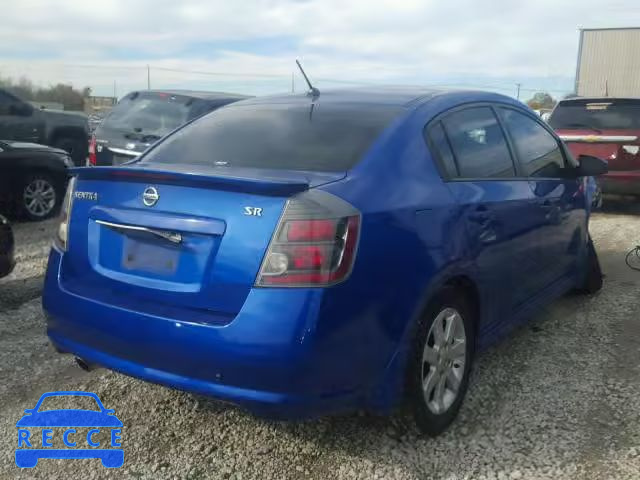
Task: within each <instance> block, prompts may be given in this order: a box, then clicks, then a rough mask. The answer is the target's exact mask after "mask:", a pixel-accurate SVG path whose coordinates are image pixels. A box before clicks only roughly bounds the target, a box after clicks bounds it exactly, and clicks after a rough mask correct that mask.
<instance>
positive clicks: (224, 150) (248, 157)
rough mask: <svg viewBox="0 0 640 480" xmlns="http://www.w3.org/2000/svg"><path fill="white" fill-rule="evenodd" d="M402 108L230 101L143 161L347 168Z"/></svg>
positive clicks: (351, 165)
mask: <svg viewBox="0 0 640 480" xmlns="http://www.w3.org/2000/svg"><path fill="white" fill-rule="evenodd" d="M402 111H403V109H402V108H401V107H395V106H394V107H390V106H387V105H379V106H376V105H339V104H338V105H336V104H322V103H321V102H320V103H319V104H317V105H310V104H309V103H306V102H305V103H300V104H262V105H258V104H254V105H242V106H236V105H232V106H228V107H224V108H221V109H219V110H216V111H214V112H212V113H210V114H208V115H205V116H204V117H201V118H199V119H198V120H196V121H194V122H193V123H191V124H189V125H188V126H186V127H185V128H183V129H181V130H179V131H178V132H176V133H175V134H173V135H171V136H170V137H168V138H167V139H166V140H165V141H163V142H161V143H160V144H159V145H157V146H156V147H155V148H153V149H152V150H150V151H149V153H148V154H147V155H145V156H144V157H143V158H142V160H141V161H142V162H154V163H172V164H175V163H178V164H179V163H186V164H205V165H211V166H220V167H224V166H230V167H252V168H267V169H287V170H312V171H314V170H315V171H345V170H348V169H350V168H352V167H353V166H354V165H355V164H356V163H357V162H358V161H359V160H360V159H361V158H362V157H363V155H364V154H365V153H366V152H367V150H368V149H369V147H370V146H371V145H372V144H373V142H375V140H376V139H377V138H378V137H379V136H380V134H381V133H382V132H383V131H384V129H385V128H386V127H387V126H388V125H389V124H390V122H391V121H392V120H393V119H394V118H395V117H396V116H398V115H399V114H400V113H401V112H402Z"/></svg>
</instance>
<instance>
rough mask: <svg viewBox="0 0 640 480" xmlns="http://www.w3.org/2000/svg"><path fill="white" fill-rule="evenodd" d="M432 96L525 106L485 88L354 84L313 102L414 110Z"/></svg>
mask: <svg viewBox="0 0 640 480" xmlns="http://www.w3.org/2000/svg"><path fill="white" fill-rule="evenodd" d="M312 99H313V97H311V96H310V95H309V94H307V93H290V94H281V95H270V96H264V97H254V98H251V99H248V100H244V101H242V102H238V103H234V104H232V105H229V106H228V107H225V108H235V107H240V106H243V105H268V104H291V105H295V104H301V103H306V104H308V103H309V101H310V100H312ZM435 99H437V100H438V103H439V104H440V105H445V104H451V105H453V104H456V103H465V102H473V101H487V102H488V101H502V102H506V103H512V104H517V105H520V106H522V107H524V108H526V106H525V105H524V104H522V103H520V102H518V101H516V100H515V99H513V98H511V97H507V96H505V95H500V94H497V93H492V92H486V91H470V90H459V89H446V88H438V89H436V88H427V87H415V86H381V87H356V88H345V89H331V90H321V91H320V95H319V96H317V97H316V98H315V99H313V100H314V102H315V103H319V104H323V105H325V106H327V105H335V106H338V105H351V106H356V105H361V106H365V105H377V106H388V107H389V108H393V107H396V108H405V109H414V108H418V107H420V106H422V105H425V104H429V103H431V102H432V101H434V100H435Z"/></svg>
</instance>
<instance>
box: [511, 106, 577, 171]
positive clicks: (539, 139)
mask: <svg viewBox="0 0 640 480" xmlns="http://www.w3.org/2000/svg"><path fill="white" fill-rule="evenodd" d="M500 114H501V115H502V119H503V121H504V125H505V127H506V129H507V131H508V132H509V135H510V136H511V139H512V141H513V143H514V145H515V148H516V151H517V153H518V159H519V160H520V164H521V165H522V167H523V168H524V171H525V174H526V175H527V176H529V177H549V178H554V177H561V176H562V170H563V169H564V167H565V160H564V154H563V153H562V150H561V149H560V144H559V143H558V141H557V140H556V139H555V137H554V136H553V135H551V134H550V133H549V132H548V131H547V130H546V129H545V128H544V127H543V126H542V125H540V124H539V123H538V122H536V121H535V120H533V119H532V118H530V117H528V116H527V115H525V114H523V113H520V112H516V111H515V110H512V109H508V108H501V109H500Z"/></svg>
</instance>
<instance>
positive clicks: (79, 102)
mask: <svg viewBox="0 0 640 480" xmlns="http://www.w3.org/2000/svg"><path fill="white" fill-rule="evenodd" d="M0 88H4V89H6V90H8V91H10V92H11V93H13V94H14V95H16V96H18V97H20V98H22V99H23V100H28V101H35V102H56V103H61V104H62V105H64V109H65V110H83V109H84V100H85V98H87V97H88V96H90V95H91V88H89V87H84V88H83V89H81V90H78V89H75V88H73V86H71V85H67V84H64V83H58V84H56V85H50V86H48V87H36V86H35V85H34V84H33V82H32V81H31V80H29V79H28V78H26V77H20V79H19V80H18V81H15V80H13V79H12V78H3V77H0Z"/></svg>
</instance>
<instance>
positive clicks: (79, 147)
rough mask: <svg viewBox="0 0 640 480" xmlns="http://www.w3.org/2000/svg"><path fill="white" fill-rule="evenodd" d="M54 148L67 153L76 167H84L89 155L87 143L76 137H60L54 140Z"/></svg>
mask: <svg viewBox="0 0 640 480" xmlns="http://www.w3.org/2000/svg"><path fill="white" fill-rule="evenodd" d="M54 147H56V148H60V149H62V150H64V151H65V152H67V153H68V154H69V155H70V156H71V159H72V160H73V164H74V165H75V166H76V167H82V166H84V165H85V163H86V160H87V155H88V154H89V142H88V141H87V140H84V139H82V138H76V137H62V138H58V139H56V141H55V142H54Z"/></svg>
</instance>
